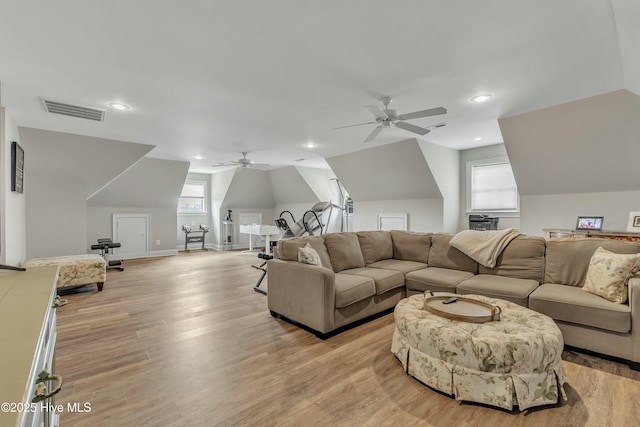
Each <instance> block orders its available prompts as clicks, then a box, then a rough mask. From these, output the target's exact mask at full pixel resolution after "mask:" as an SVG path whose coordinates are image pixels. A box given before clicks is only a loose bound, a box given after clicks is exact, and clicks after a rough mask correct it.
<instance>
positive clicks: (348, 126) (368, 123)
mask: <svg viewBox="0 0 640 427" xmlns="http://www.w3.org/2000/svg"><path fill="white" fill-rule="evenodd" d="M374 123H377V122H367V123H358V124H355V125H347V126H340V127H337V128H332V129H331V130H336V129H344V128H352V127H354V126H362V125H372V124H374Z"/></svg>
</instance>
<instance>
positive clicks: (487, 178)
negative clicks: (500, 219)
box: [467, 158, 519, 212]
mask: <svg viewBox="0 0 640 427" xmlns="http://www.w3.org/2000/svg"><path fill="white" fill-rule="evenodd" d="M467 184H468V187H467V188H468V191H467V194H468V200H467V206H468V210H469V211H470V212H477V211H482V212H518V210H519V200H518V199H519V198H518V187H517V185H516V180H515V178H514V177H513V171H512V170H511V164H510V163H509V160H508V159H506V158H500V159H491V160H481V161H475V162H468V163H467Z"/></svg>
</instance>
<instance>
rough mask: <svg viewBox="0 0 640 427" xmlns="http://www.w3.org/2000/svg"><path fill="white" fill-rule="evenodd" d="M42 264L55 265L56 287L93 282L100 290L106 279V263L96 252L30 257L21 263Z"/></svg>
mask: <svg viewBox="0 0 640 427" xmlns="http://www.w3.org/2000/svg"><path fill="white" fill-rule="evenodd" d="M43 265H57V266H59V267H60V272H59V273H58V284H57V285H56V286H57V287H58V288H63V287H65V286H80V285H89V284H91V283H95V284H97V285H98V291H102V287H103V286H104V282H105V280H106V279H107V263H106V262H105V260H104V258H102V257H101V256H100V255H97V254H83V255H67V256H58V257H47V258H32V259H30V260H27V261H25V262H23V263H22V266H23V267H25V268H29V267H40V266H43Z"/></svg>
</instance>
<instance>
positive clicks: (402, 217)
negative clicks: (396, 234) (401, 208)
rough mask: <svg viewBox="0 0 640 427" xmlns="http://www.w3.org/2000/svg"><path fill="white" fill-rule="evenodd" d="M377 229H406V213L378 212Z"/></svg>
mask: <svg viewBox="0 0 640 427" xmlns="http://www.w3.org/2000/svg"><path fill="white" fill-rule="evenodd" d="M378 230H386V231H389V230H407V214H406V213H397V214H396V213H390V214H378Z"/></svg>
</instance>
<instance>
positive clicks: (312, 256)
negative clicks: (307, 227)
mask: <svg viewBox="0 0 640 427" xmlns="http://www.w3.org/2000/svg"><path fill="white" fill-rule="evenodd" d="M298 262H302V263H304V264H311V265H322V263H321V262H320V255H318V252H316V250H315V249H313V247H311V244H309V243H307V244H306V245H305V246H304V247H302V248H299V249H298Z"/></svg>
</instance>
